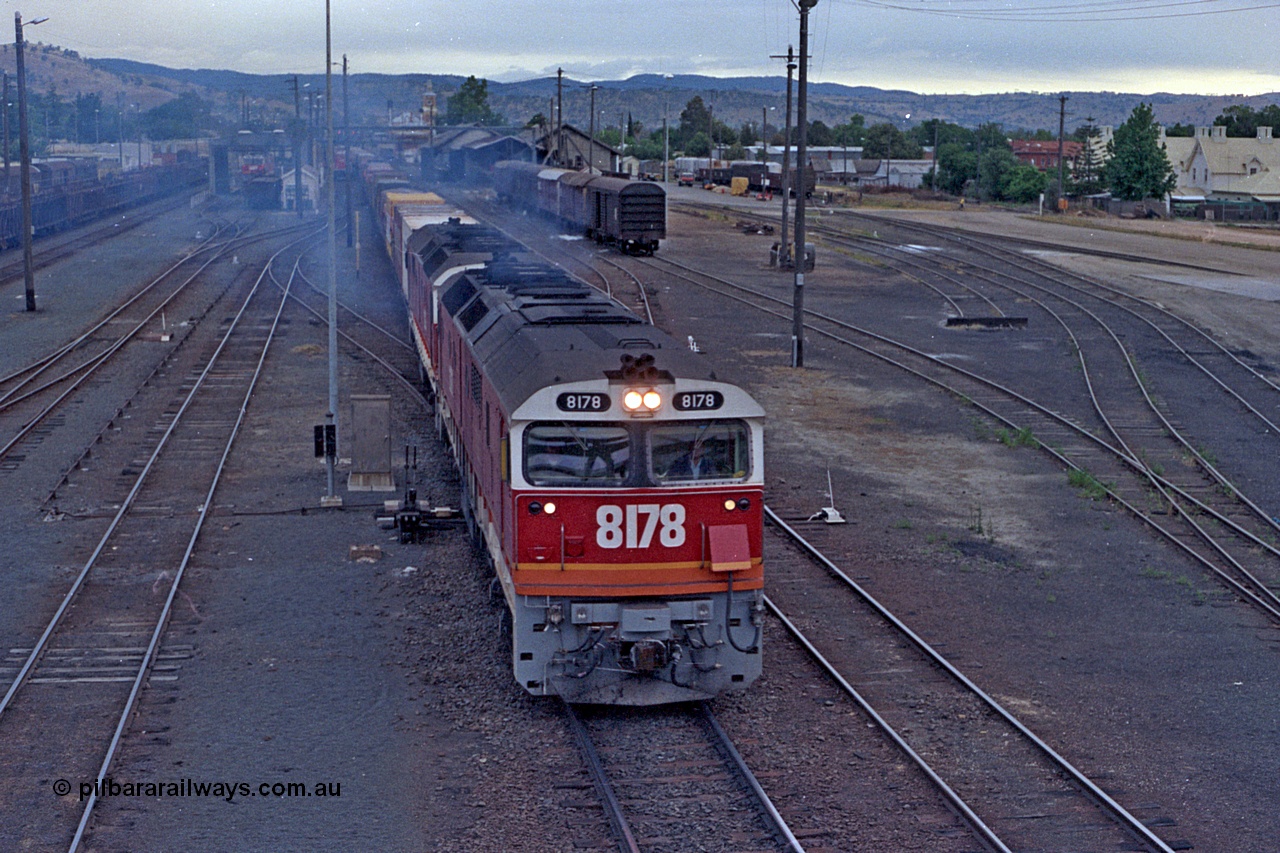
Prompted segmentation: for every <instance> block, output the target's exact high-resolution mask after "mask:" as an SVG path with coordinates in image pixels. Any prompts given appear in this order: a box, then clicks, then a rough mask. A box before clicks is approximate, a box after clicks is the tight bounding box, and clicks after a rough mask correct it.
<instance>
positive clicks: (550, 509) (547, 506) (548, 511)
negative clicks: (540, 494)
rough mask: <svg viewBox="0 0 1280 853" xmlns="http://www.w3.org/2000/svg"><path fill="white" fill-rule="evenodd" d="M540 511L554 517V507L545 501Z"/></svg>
mask: <svg viewBox="0 0 1280 853" xmlns="http://www.w3.org/2000/svg"><path fill="white" fill-rule="evenodd" d="M542 511H543V512H545V513H546V514H547V515H555V514H556V505H555V504H553V503H552V502H551V501H547V502H546V503H544V504H543V505H542Z"/></svg>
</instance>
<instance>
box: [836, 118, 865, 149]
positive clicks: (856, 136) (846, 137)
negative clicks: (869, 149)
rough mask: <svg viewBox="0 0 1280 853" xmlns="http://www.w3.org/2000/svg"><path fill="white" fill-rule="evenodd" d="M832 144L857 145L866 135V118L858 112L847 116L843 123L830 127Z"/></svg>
mask: <svg viewBox="0 0 1280 853" xmlns="http://www.w3.org/2000/svg"><path fill="white" fill-rule="evenodd" d="M831 136H832V139H833V142H832V144H833V145H851V146H854V147H857V146H859V145H861V144H862V143H863V140H864V139H865V138H866V136H867V120H866V118H865V117H863V116H862V115H860V114H859V113H854V114H853V115H851V116H849V120H848V121H847V122H845V123H844V124H837V125H836V126H835V127H833V128H831Z"/></svg>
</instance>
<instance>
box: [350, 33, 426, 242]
mask: <svg viewBox="0 0 1280 853" xmlns="http://www.w3.org/2000/svg"><path fill="white" fill-rule="evenodd" d="M350 106H351V105H350V102H349V101H348V100H347V55H346V54H345V53H344V54H342V141H343V143H344V150H345V152H346V153H345V154H344V155H343V164H342V166H343V170H344V171H345V172H346V173H347V175H346V181H345V183H346V185H347V191H346V193H345V195H346V197H347V247H348V248H350V247H351V242H352V240H353V238H354V237H355V234H354V232H353V231H352V228H351V220H352V212H351V204H352V202H351V180H352V178H351V111H350ZM435 132H436V121H435V116H432V117H431V133H432V135H434V134H435Z"/></svg>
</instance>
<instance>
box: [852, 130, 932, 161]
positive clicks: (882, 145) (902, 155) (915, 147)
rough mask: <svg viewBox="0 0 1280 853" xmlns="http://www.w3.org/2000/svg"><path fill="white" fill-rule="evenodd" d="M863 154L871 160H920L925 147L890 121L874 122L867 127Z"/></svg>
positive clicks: (863, 142)
mask: <svg viewBox="0 0 1280 853" xmlns="http://www.w3.org/2000/svg"><path fill="white" fill-rule="evenodd" d="M862 156H863V157H866V158H868V159H871V160H883V159H885V158H886V157H887V158H891V159H893V160H918V159H920V158H921V157H922V156H924V149H922V148H921V147H920V144H919V143H918V142H916V141H915V140H914V139H911V138H910V137H908V136H907V135H906V134H905V133H903V132H902V131H900V130H898V128H897V127H896V126H895V125H892V124H889V123H888V122H882V123H880V124H873V125H871V127H869V128H867V133H866V137H865V138H864V139H863V141H862Z"/></svg>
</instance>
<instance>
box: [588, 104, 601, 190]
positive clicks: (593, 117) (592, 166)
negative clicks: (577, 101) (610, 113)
mask: <svg viewBox="0 0 1280 853" xmlns="http://www.w3.org/2000/svg"><path fill="white" fill-rule="evenodd" d="M598 88H599V87H598V86H596V85H595V84H594V83H592V84H591V119H590V121H589V122H588V126H589V127H590V128H591V146H590V148H589V149H588V150H589V152H590V157H591V159H590V161H589V162H588V163H587V174H588V175H594V174H595V171H596V89H598Z"/></svg>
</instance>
